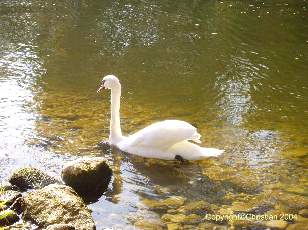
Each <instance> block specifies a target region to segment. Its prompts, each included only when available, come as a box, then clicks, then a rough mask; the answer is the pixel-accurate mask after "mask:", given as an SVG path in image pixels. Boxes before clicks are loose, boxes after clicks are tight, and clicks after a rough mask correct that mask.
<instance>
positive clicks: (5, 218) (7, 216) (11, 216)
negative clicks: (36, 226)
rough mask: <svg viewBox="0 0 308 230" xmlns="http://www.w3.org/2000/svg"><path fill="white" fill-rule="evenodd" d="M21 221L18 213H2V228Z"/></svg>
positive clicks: (0, 213)
mask: <svg viewBox="0 0 308 230" xmlns="http://www.w3.org/2000/svg"><path fill="white" fill-rule="evenodd" d="M18 220H19V217H18V215H17V213H16V212H14V211H13V210H10V209H7V210H4V211H1V212H0V226H8V225H11V224H13V223H15V222H16V221H18Z"/></svg>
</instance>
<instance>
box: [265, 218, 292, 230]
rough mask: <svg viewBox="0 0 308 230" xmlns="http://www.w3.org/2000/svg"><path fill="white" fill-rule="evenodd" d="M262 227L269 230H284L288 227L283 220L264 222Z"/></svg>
mask: <svg viewBox="0 0 308 230" xmlns="http://www.w3.org/2000/svg"><path fill="white" fill-rule="evenodd" d="M264 225H265V226H266V227H269V228H270V229H285V228H286V227H287V226H288V222H287V221H284V220H270V221H267V222H265V223H264Z"/></svg>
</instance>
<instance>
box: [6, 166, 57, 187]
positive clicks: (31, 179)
mask: <svg viewBox="0 0 308 230" xmlns="http://www.w3.org/2000/svg"><path fill="white" fill-rule="evenodd" d="M9 181H10V183H11V184H12V185H16V186H17V187H18V188H19V189H20V190H21V191H25V190H27V189H40V188H43V187H45V186H47V185H50V184H54V183H59V181H57V180H56V179H55V178H53V177H51V176H49V175H47V174H46V173H44V172H42V171H41V170H39V169H36V168H31V167H26V168H21V169H18V170H17V171H15V172H14V173H13V175H12V176H11V177H10V179H9Z"/></svg>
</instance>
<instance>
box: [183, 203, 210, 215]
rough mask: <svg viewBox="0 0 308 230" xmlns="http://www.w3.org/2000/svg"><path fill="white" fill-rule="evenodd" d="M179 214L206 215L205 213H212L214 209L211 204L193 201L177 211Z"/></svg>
mask: <svg viewBox="0 0 308 230" xmlns="http://www.w3.org/2000/svg"><path fill="white" fill-rule="evenodd" d="M177 211H178V212H180V213H184V214H192V213H195V214H199V215H204V214H205V213H211V212H213V211H212V208H211V204H209V203H207V202H205V201H203V200H200V201H191V202H189V203H187V204H185V205H184V206H181V207H180V208H179V209H177Z"/></svg>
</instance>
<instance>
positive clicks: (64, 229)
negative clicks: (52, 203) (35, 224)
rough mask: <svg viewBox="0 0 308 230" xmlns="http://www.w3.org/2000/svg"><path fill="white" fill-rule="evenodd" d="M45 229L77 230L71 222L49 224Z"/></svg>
mask: <svg viewBox="0 0 308 230" xmlns="http://www.w3.org/2000/svg"><path fill="white" fill-rule="evenodd" d="M45 230H76V228H75V227H74V226H73V225H71V224H53V225H49V226H48V227H47V228H45Z"/></svg>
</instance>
